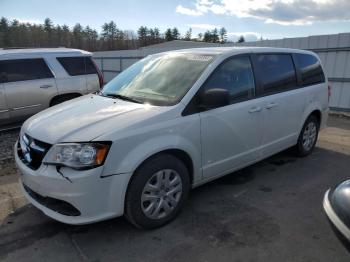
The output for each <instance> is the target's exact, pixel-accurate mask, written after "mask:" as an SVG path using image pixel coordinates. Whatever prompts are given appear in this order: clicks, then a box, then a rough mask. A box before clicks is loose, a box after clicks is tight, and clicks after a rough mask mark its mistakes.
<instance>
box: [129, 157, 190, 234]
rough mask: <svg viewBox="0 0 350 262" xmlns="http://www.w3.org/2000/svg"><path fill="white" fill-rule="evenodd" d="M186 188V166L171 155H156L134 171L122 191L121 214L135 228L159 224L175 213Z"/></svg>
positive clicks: (147, 227) (178, 208)
mask: <svg viewBox="0 0 350 262" xmlns="http://www.w3.org/2000/svg"><path fill="white" fill-rule="evenodd" d="M189 190H190V180H189V173H188V170H187V168H186V166H185V165H184V164H183V162H182V161H180V160H179V159H178V158H176V157H174V156H172V155H167V154H163V155H159V156H156V157H154V158H152V159H150V160H148V161H146V163H144V164H143V165H142V166H141V167H140V168H138V170H137V171H136V173H135V174H134V176H133V178H132V180H131V182H130V184H129V187H128V191H127V194H126V200H125V201H126V202H125V216H126V218H127V219H128V220H129V221H130V222H131V223H132V224H134V225H135V226H137V227H139V228H146V229H150V228H156V227H160V226H162V225H164V224H166V223H168V222H170V221H171V220H172V219H174V218H175V216H176V215H177V214H178V213H179V211H180V209H181V207H182V205H183V203H184V201H185V199H186V198H187V196H188V193H189Z"/></svg>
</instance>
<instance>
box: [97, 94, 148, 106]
mask: <svg viewBox="0 0 350 262" xmlns="http://www.w3.org/2000/svg"><path fill="white" fill-rule="evenodd" d="M100 95H102V96H107V97H113V98H118V99H121V100H125V101H130V102H134V103H138V104H143V102H142V101H140V100H138V99H135V98H132V97H129V96H124V95H120V94H113V93H107V94H103V93H102V92H101V93H100Z"/></svg>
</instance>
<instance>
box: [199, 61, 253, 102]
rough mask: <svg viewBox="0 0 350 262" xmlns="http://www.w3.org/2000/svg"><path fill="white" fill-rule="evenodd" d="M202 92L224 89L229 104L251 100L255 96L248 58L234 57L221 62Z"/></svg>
mask: <svg viewBox="0 0 350 262" xmlns="http://www.w3.org/2000/svg"><path fill="white" fill-rule="evenodd" d="M203 88H204V91H206V90H210V89H216V88H220V89H226V90H227V91H228V92H229V93H230V96H231V103H236V102H240V101H244V100H248V99H250V98H252V97H253V96H254V94H255V85H254V75H253V70H252V66H251V63H250V59H249V57H234V58H231V59H230V60H227V61H225V62H223V63H222V64H221V65H220V66H219V67H218V68H217V69H216V70H215V71H214V73H213V74H212V75H211V76H210V77H209V78H208V80H207V81H206V82H205V84H204V86H203Z"/></svg>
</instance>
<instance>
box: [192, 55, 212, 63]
mask: <svg viewBox="0 0 350 262" xmlns="http://www.w3.org/2000/svg"><path fill="white" fill-rule="evenodd" d="M212 58H213V57H212V56H208V55H190V56H188V57H187V60H192V61H204V62H206V61H210V60H211V59H212Z"/></svg>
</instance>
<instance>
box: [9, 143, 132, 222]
mask: <svg viewBox="0 0 350 262" xmlns="http://www.w3.org/2000/svg"><path fill="white" fill-rule="evenodd" d="M14 151H15V152H14V153H15V161H16V165H17V167H18V169H19V171H20V172H21V174H22V175H21V177H20V185H21V187H22V191H23V194H24V195H25V197H26V198H27V199H28V200H29V202H31V203H32V204H33V205H34V206H35V207H37V208H38V209H40V210H41V211H42V212H44V213H45V214H46V215H47V216H49V217H51V218H53V219H55V220H58V221H60V222H63V223H67V224H76V225H78V224H88V223H92V222H97V221H101V220H105V219H109V218H112V217H117V216H121V215H123V213H124V198H125V193H126V189H127V185H128V182H129V179H130V177H131V173H130V174H129V173H128V174H119V175H112V176H108V177H104V178H101V174H103V166H101V167H97V168H94V169H89V170H84V171H81V170H74V169H71V168H67V167H62V168H61V169H60V173H59V172H57V169H56V167H55V166H51V165H41V166H40V167H39V168H38V169H37V170H33V169H31V168H29V167H27V166H26V165H25V164H24V163H23V162H22V161H21V159H20V158H19V156H18V154H17V143H16V145H15V150H14ZM25 187H26V188H25ZM28 189H29V190H28ZM33 192H34V193H33ZM42 199H46V200H49V202H50V201H51V200H54V202H55V201H56V202H55V203H57V202H58V203H66V204H67V205H68V206H70V207H74V208H75V209H76V210H78V212H73V213H69V212H65V211H62V210H61V209H59V208H58V209H57V208H52V205H47V204H46V203H47V201H40V200H42ZM51 203H52V201H51ZM74 208H73V209H74Z"/></svg>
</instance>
